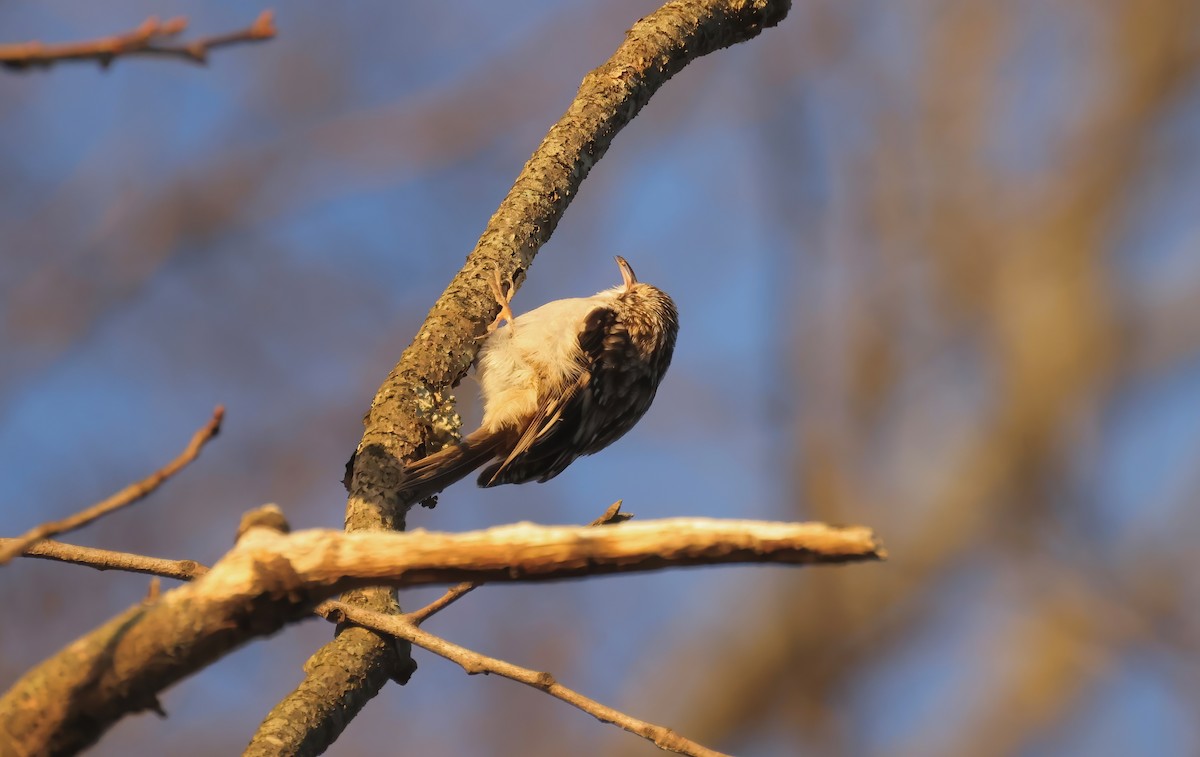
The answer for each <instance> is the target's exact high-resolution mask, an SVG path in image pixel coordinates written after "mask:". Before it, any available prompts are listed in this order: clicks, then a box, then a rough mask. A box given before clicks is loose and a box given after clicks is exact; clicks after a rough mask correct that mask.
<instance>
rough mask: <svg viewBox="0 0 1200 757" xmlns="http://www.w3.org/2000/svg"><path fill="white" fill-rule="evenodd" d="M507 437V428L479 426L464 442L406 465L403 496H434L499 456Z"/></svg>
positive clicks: (411, 498)
mask: <svg viewBox="0 0 1200 757" xmlns="http://www.w3.org/2000/svg"><path fill="white" fill-rule="evenodd" d="M504 439H505V434H504V433H503V432H490V431H485V430H484V429H477V430H476V431H473V432H471V433H470V434H467V436H466V438H464V439H463V440H462V443H460V444H455V445H453V446H450V447H446V448H445V449H441V450H438V451H437V452H435V453H433V454H432V455H429V456H428V457H423V458H421V459H420V460H416V461H414V462H411V463H409V464H407V465H405V466H404V482H403V483H402V484H401V485H400V495H401V497H402V498H403V499H405V500H407V501H408V502H419V501H420V500H423V499H426V498H427V497H432V496H433V495H434V494H437V493H438V492H440V491H442V490H443V489H445V488H446V487H448V486H450V484H453V483H454V482H456V481H459V480H460V479H463V478H465V477H466V476H467V475H468V474H470V473H471V471H473V470H475V469H476V468H478V467H479V466H481V465H483V464H484V463H486V462H487V461H489V460H491V459H492V458H493V457H495V456H496V455H497V454H498V453H499V451H500V449H501V447H502V446H503V443H504Z"/></svg>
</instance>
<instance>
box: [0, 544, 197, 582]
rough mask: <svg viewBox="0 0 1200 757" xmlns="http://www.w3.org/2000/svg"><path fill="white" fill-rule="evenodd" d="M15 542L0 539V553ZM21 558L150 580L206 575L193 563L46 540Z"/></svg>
mask: <svg viewBox="0 0 1200 757" xmlns="http://www.w3.org/2000/svg"><path fill="white" fill-rule="evenodd" d="M19 541H20V540H19V539H0V550H5V549H8V548H11V547H12V546H14V545H15V544H16V543H17V542H19ZM22 555H23V556H24V557H37V558H40V559H42V560H54V561H56V562H65V563H71V564H73V565H85V566H87V567H89V568H95V569H96V570H121V571H125V572H127V573H145V574H147V575H151V576H163V577H164V578H175V579H178V580H180V581H192V580H194V579H196V578H199V577H200V576H202V575H204V574H205V573H207V572H208V568H207V567H206V566H204V565H201V564H200V563H198V562H196V561H195V560H169V559H166V558H163V557H147V556H146V555H138V554H133V553H132V552H114V551H113V550H111V549H96V548H94V547H81V546H79V545H78V544H65V543H63V542H61V541H52V540H50V539H46V540H44V541H40V542H38V543H37V544H34V545H33V546H32V547H29V548H27V549H26V550H25V551H24V552H23V553H22Z"/></svg>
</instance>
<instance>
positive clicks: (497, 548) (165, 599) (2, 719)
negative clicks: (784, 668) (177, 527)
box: [0, 518, 884, 754]
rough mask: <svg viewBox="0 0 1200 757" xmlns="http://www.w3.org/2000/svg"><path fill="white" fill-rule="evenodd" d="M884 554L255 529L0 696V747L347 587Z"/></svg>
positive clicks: (105, 721)
mask: <svg viewBox="0 0 1200 757" xmlns="http://www.w3.org/2000/svg"><path fill="white" fill-rule="evenodd" d="M883 556H884V553H883V550H882V548H881V547H880V546H879V544H878V543H877V541H876V540H875V537H874V535H873V534H872V533H871V531H870V530H869V529H866V528H861V527H849V528H833V527H830V526H826V525H824V524H820V523H769V522H762V521H734V520H728V521H726V520H712V519H705V518H671V519H665V520H657V521H649V522H645V523H626V524H623V525H621V526H619V527H614V528H591V527H588V526H547V527H540V526H535V525H533V524H529V523H519V524H516V525H512V526H502V527H499V528H493V529H489V530H486V531H474V532H467V533H461V534H444V533H430V532H424V531H416V532H413V533H386V532H360V533H343V532H339V531H325V530H313V531H300V532H297V533H292V534H283V533H280V532H277V531H273V530H270V529H267V528H254V529H251V530H250V531H248V532H247V533H246V534H245V536H244V537H243V538H242V539H241V541H239V542H238V543H237V545H236V546H235V547H234V548H233V550H231V551H230V552H229V553H228V554H226V555H225V556H224V557H223V558H222V559H221V560H220V562H218V563H217V564H216V565H215V566H213V568H212V569H211V570H210V571H209V572H208V573H206V574H204V575H203V576H201V577H200V578H199V579H197V580H196V581H194V582H192V583H190V584H186V585H184V586H180V587H178V588H175V589H173V590H171V591H169V592H166V593H165V594H162V595H161V596H160V597H159V598H158V600H157V601H155V602H154V603H153V604H148V605H140V606H137V607H134V608H132V609H130V610H128V611H126V612H125V613H123V614H121V615H119V616H118V617H116V618H114V619H113V620H111V621H109V622H108V623H107V624H105V625H104V626H102V627H100V628H99V629H96V630H95V631H92V632H91V633H89V634H87V635H85V636H84V637H83V638H81V639H79V640H77V641H76V642H74V643H72V644H71V645H69V646H68V647H67V648H66V649H64V650H63V651H61V652H60V653H58V654H57V655H55V656H54V657H52V658H50V659H48V660H46V661H45V662H43V663H41V664H40V665H38V666H37V667H35V668H34V669H33V670H31V671H29V672H28V673H26V674H25V675H24V676H23V677H22V678H21V679H20V680H19V681H18V682H17V683H16V684H14V685H13V687H12V688H11V689H10V690H9V691H8V692H6V693H5V695H4V696H3V697H2V698H0V753H5V754H7V753H9V752H14V753H16V754H44V753H62V752H73V751H78V750H79V749H82V748H84V747H86V746H87V745H89V744H91V743H93V742H94V741H95V740H96V739H98V738H99V737H100V735H101V734H102V733H103V732H104V731H105V730H107V728H109V727H110V726H111V725H112V724H113V723H115V722H116V721H117V720H118V719H120V718H121V717H123V716H125V715H126V714H129V713H131V712H136V711H139V710H143V709H157V708H158V703H157V695H158V693H159V692H160V691H162V690H163V689H164V688H166V687H167V686H169V685H171V684H173V683H175V682H176V681H178V680H180V679H181V678H183V677H184V676H186V675H189V674H190V673H192V672H194V671H196V670H198V669H200V668H202V667H204V666H206V665H208V664H210V663H211V662H213V661H214V660H216V659H218V658H220V657H221V656H223V655H225V654H227V653H228V652H230V651H232V650H233V649H234V648H236V647H237V646H239V645H240V644H243V643H245V642H246V641H249V640H250V639H253V638H256V637H259V636H266V635H269V634H272V633H274V632H276V631H278V630H279V629H280V628H282V627H283V626H284V625H286V624H288V623H292V622H295V621H297V620H300V619H301V618H303V617H305V616H306V615H308V614H309V613H310V612H311V611H312V610H313V609H314V607H315V606H316V605H317V604H318V603H319V602H321V601H322V600H324V599H326V598H328V597H331V596H333V595H334V594H336V593H338V592H341V591H345V590H348V589H352V588H356V587H361V586H371V585H380V584H385V585H389V586H416V585H423V584H431V583H444V582H454V581H462V580H472V581H484V580H486V581H549V580H556V579H562V578H571V577H578V576H591V575H604V574H611V573H623V572H631V571H646V570H655V569H660V568H664V567H672V566H686V565H714V564H723V563H748V562H771V563H782V564H809V563H842V562H852V561H861V560H874V559H881V558H882V557H883ZM29 702H38V703H39V706H37V707H29V706H27V703H29Z"/></svg>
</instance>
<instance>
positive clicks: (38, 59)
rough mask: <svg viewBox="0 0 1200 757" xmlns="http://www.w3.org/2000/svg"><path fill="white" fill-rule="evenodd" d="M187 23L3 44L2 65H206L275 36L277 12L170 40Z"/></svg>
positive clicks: (153, 22)
mask: <svg viewBox="0 0 1200 757" xmlns="http://www.w3.org/2000/svg"><path fill="white" fill-rule="evenodd" d="M187 23H188V22H187V19H186V18H182V17H177V18H171V19H168V20H166V21H159V20H158V17H157V16H151V17H150V18H148V19H146V20H145V21H143V22H142V23H141V25H139V26H138V27H137V28H136V29H134V30H133V31H130V32H126V33H124V34H116V35H113V36H111V37H102V38H100V39H94V40H86V41H84V42H63V43H59V44H52V45H47V44H43V43H41V42H37V41H33V42H22V43H15V44H3V45H0V65H3V66H4V67H5V68H8V69H12V70H16V71H28V70H30V69H32V68H50V67H51V66H53V65H54V64H56V63H63V62H66V61H95V62H96V63H99V64H100V66H101V67H104V68H107V67H108V66H109V65H111V64H112V62H113V61H114V60H116V59H117V58H121V57H128V56H131V55H158V56H164V57H171V58H180V59H182V60H186V61H190V62H192V63H198V64H204V63H207V62H208V52H209V51H210V50H213V49H216V48H218V47H228V46H230V45H237V44H242V43H245V42H262V41H264V40H268V39H271V38H272V37H274V36H275V25H274V13H273V12H272V11H269V10H265V11H263V12H262V13H260V14H259V16H258V18H256V19H255V20H254V23H252V24H250V26H247V27H246V28H245V29H239V30H237V31H233V32H228V33H226V34H214V35H212V36H208V37H199V38H197V39H194V40H192V41H190V42H180V43H172V42H168V41H167V40H169V39H171V38H173V37H177V36H179V35H180V34H182V33H183V31H184V30H185V29H187Z"/></svg>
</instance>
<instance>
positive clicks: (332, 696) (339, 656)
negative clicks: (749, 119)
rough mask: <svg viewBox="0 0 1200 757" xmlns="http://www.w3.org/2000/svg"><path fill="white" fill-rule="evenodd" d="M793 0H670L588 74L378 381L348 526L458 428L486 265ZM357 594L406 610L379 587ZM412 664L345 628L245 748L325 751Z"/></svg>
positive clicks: (388, 497)
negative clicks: (667, 95) (650, 112)
mask: <svg viewBox="0 0 1200 757" xmlns="http://www.w3.org/2000/svg"><path fill="white" fill-rule="evenodd" d="M790 7H791V2H790V0H676V1H675V2H669V3H667V4H666V5H664V6H662V7H661V8H659V9H658V10H657V11H655V12H654V13H651V14H650V15H648V16H646V17H645V18H642V19H641V20H639V21H638V22H637V23H636V24H634V25H633V28H631V29H630V30H629V32H628V33H627V34H626V37H625V40H624V41H623V42H622V43H621V45H620V46H619V47H618V48H617V50H616V52H614V53H613V55H612V57H610V58H609V59H608V61H606V62H605V63H603V64H602V65H601V66H600V67H598V68H596V69H595V70H593V71H592V72H591V73H589V74H588V75H587V76H586V77H585V78H584V80H583V83H582V84H581V85H580V87H579V91H578V93H577V94H576V96H575V99H574V100H573V101H572V102H571V104H570V106H569V107H568V108H567V111H566V113H564V114H563V115H562V117H561V118H559V120H558V122H557V123H555V124H554V125H553V126H552V127H551V128H550V131H549V132H548V133H547V134H546V137H545V138H544V139H543V140H542V143H541V144H540V145H539V146H538V148H537V149H536V150H535V151H534V153H533V155H532V156H531V157H530V158H529V161H528V162H527V163H526V164H525V166H524V167H523V168H522V169H521V172H520V174H519V175H518V176H517V179H516V181H515V182H514V183H513V187H512V189H510V190H509V192H508V195H507V196H506V197H505V198H504V200H503V201H502V202H501V203H500V207H499V208H498V209H497V210H496V212H495V214H493V215H492V218H491V219H490V220H489V221H488V224H487V226H486V228H485V229H484V231H483V234H482V235H481V236H480V238H479V241H478V242H477V243H476V245H475V249H474V250H473V251H472V252H471V254H470V255H469V256H468V258H467V261H466V263H465V264H464V265H463V267H462V269H461V270H460V271H459V272H458V274H456V275H455V277H454V278H453V279H452V280H451V282H450V284H449V286H447V287H446V290H445V291H444V292H443V293H442V295H441V297H439V298H438V300H437V302H436V303H434V305H433V307H432V309H431V310H430V311H429V314H428V315H427V316H426V319H425V322H424V324H423V325H422V326H421V329H420V331H419V332H418V333H417V335H416V337H415V338H414V339H413V341H412V343H411V344H410V345H409V347H408V348H407V349H406V350H405V351H404V353H403V355H401V357H400V360H399V362H397V364H396V366H395V367H394V368H393V369H392V371H391V373H390V374H389V375H388V377H387V379H386V380H384V382H383V384H382V385H381V386H380V388H379V391H378V392H377V393H376V395H375V398H374V400H373V401H372V403H371V408H370V410H369V411H368V413H367V415H366V418H365V419H364V425H365V428H364V432H363V436H362V439H361V441H360V442H359V445H358V448H357V450H356V451H355V454H354V457H353V458H352V460H351V463H350V465H349V466H347V478H346V483H347V488H348V490H349V492H350V497H349V500H348V501H347V505H346V528H347V530H348V531H356V530H360V529H403V528H404V521H405V514H406V512H407V508H409V507H411V506H412V505H413V503H412V502H403V501H401V500H400V498H399V496H398V488H399V487H398V484H399V480H400V476H401V475H402V469H403V461H404V460H406V459H410V458H412V457H413V456H415V455H417V454H419V453H420V452H422V451H427V450H423V446H424V444H425V440H426V438H427V437H429V438H433V439H435V440H437V441H435V442H434V443H441V440H443V439H445V436H446V433H447V432H448V431H449V432H453V431H455V430H456V429H453V428H447V426H453V423H452V422H449V423H448V422H447V420H448V419H453V418H454V411H453V404H452V402H450V401H449V399H448V398H447V396H446V392H447V390H448V389H449V388H450V387H452V386H454V385H455V384H456V383H457V382H458V381H459V380H460V379H461V378H462V377H463V376H464V375H465V374H466V372H467V369H468V368H469V367H470V365H471V361H472V360H473V359H474V357H475V351H476V348H477V346H478V342H477V341H476V337H477V336H479V335H480V334H482V333H483V330H484V329H485V328H486V326H487V324H488V323H490V322H491V321H492V319H493V318H494V317H495V315H496V312H497V309H498V306H497V304H496V302H495V300H494V298H493V297H492V296H491V293H490V290H489V288H488V285H487V281H488V280H489V278H490V277H491V276H492V275H493V274H494V273H495V272H497V271H498V272H499V273H500V274H501V275H502V276H503V277H505V278H509V279H511V280H512V282H513V285H514V286H519V285H520V283H521V281H522V280H523V278H524V275H525V272H526V271H527V270H528V269H529V266H530V264H531V263H532V262H533V258H534V256H535V255H536V254H537V251H538V249H539V248H540V247H541V245H542V244H543V243H545V242H546V240H547V239H549V238H550V234H551V233H552V232H553V231H554V229H555V227H556V226H557V225H558V221H559V219H560V218H562V215H563V213H564V212H565V211H566V209H567V206H568V205H570V203H571V201H572V200H573V199H574V198H575V195H576V194H577V192H578V190H579V186H580V184H581V183H582V182H583V180H584V178H585V177H586V176H587V174H588V172H589V171H590V170H591V168H592V166H593V165H594V164H595V163H596V161H598V160H600V158H601V157H602V156H603V155H604V153H605V152H606V151H607V150H608V147H609V145H610V144H611V143H612V140H613V138H614V137H615V136H616V135H617V133H618V132H619V131H620V130H621V129H622V128H623V127H624V126H625V125H626V124H628V123H629V122H630V121H631V120H633V118H634V116H636V115H637V114H638V112H639V111H640V110H641V109H642V107H643V106H644V105H645V104H646V103H647V102H648V101H649V100H650V97H651V96H652V95H653V94H654V93H655V92H656V91H658V88H659V87H661V86H662V85H663V83H665V82H666V81H667V80H668V79H669V78H671V76H673V75H674V74H676V73H678V72H679V71H680V70H682V69H683V68H684V66H686V65H687V64H688V63H690V62H691V61H693V60H695V59H697V58H699V57H701V56H704V55H707V54H709V53H711V52H714V51H716V50H719V49H721V48H724V47H728V46H730V45H734V44H737V43H738V42H744V41H746V40H749V39H753V38H754V37H756V36H758V34H759V33H760V32H761V31H762V30H763V29H765V28H767V27H770V26H774V25H776V24H778V23H779V22H780V21H781V20H783V18H784V17H785V16H786V15H787V12H788V10H789V9H790ZM431 429H436V431H435V432H433V433H431V431H430V430H431ZM347 600H348V601H351V602H352V603H359V602H362V603H366V604H369V605H370V606H372V607H373V608H374V609H384V610H386V609H391V610H392V611H398V610H399V607H398V606H397V605H396V603H395V600H394V598H393V597H392V596H391V595H390V594H388V593H387V592H384V591H381V590H371V591H368V592H363V593H361V594H358V595H356V596H353V597H348V598H347ZM413 667H414V664H413V663H412V660H411V658H410V657H408V655H407V654H406V653H404V650H403V649H397V648H396V646H395V645H394V644H393V643H392V642H391V641H390V640H388V639H384V638H381V637H378V636H375V635H373V634H370V633H369V632H367V631H365V630H362V629H354V628H350V629H346V630H345V631H343V632H342V633H341V634H339V635H338V637H337V638H336V639H334V640H333V641H332V642H330V643H329V644H327V645H325V646H324V647H322V648H321V649H320V650H319V651H318V652H317V653H316V654H315V655H314V656H313V657H312V658H311V659H310V660H309V665H308V666H306V671H307V676H308V677H307V678H306V679H305V681H304V682H303V683H301V685H300V687H299V688H298V689H297V690H296V691H294V692H293V693H292V694H290V695H288V697H286V698H285V699H284V700H282V701H281V702H279V704H278V705H276V707H275V708H274V709H273V710H272V711H271V712H270V713H269V714H268V715H267V717H266V718H265V719H264V721H263V723H262V725H261V726H260V728H259V731H258V733H257V734H256V735H255V737H254V739H253V741H252V742H251V744H250V747H249V748H248V750H247V754H250V755H277V754H279V755H282V754H296V753H318V752H320V751H322V750H323V749H324V748H325V747H327V746H328V745H329V744H331V743H332V742H333V741H334V739H336V738H337V735H338V734H339V733H340V732H341V730H342V729H343V728H344V727H345V725H346V723H348V722H349V721H350V720H351V719H352V718H353V717H354V715H355V714H356V713H357V712H358V710H360V709H361V708H362V707H363V705H365V704H366V702H367V701H368V700H369V699H370V698H371V697H373V696H375V694H376V693H378V691H379V689H380V688H382V687H383V685H384V684H385V683H387V681H388V680H390V679H392V678H396V679H398V680H401V681H403V680H407V677H408V676H409V675H410V674H411V673H412V670H413ZM317 677H321V678H322V680H321V681H316V680H314V679H315V678H317Z"/></svg>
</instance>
